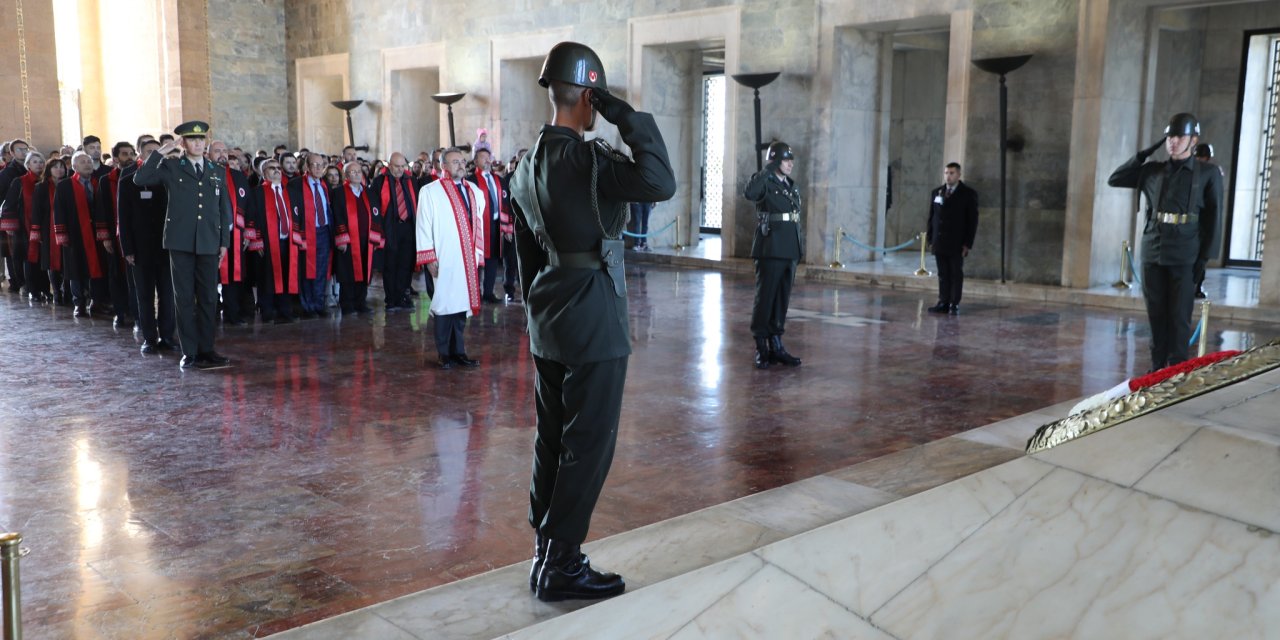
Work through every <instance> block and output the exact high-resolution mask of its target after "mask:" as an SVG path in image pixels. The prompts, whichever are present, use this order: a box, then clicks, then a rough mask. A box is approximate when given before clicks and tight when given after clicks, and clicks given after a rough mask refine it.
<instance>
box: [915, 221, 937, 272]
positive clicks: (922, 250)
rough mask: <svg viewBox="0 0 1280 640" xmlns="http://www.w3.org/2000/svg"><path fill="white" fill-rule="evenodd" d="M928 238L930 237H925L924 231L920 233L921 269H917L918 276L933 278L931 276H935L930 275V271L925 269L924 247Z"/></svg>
mask: <svg viewBox="0 0 1280 640" xmlns="http://www.w3.org/2000/svg"><path fill="white" fill-rule="evenodd" d="M927 237H928V236H927V235H925V232H923V231H921V232H920V268H919V269H916V275H918V276H931V275H933V274H932V273H929V270H928V269H926V268H925V266H924V245H925V238H927Z"/></svg>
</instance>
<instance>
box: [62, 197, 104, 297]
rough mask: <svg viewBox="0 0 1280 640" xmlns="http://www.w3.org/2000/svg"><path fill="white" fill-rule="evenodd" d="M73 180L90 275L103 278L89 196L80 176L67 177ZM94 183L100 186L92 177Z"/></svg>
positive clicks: (81, 234)
mask: <svg viewBox="0 0 1280 640" xmlns="http://www.w3.org/2000/svg"><path fill="white" fill-rule="evenodd" d="M67 179H68V180H70V181H71V190H72V192H73V193H74V194H75V198H76V200H75V202H76V217H77V218H79V222H80V243H81V244H83V245H84V257H85V260H87V261H88V262H89V277H90V278H101V277H102V276H103V273H102V265H101V264H98V243H97V242H96V241H95V240H94V234H93V220H92V219H91V218H90V217H89V197H88V194H87V193H85V191H84V185H82V184H80V178H78V177H76V176H75V175H72V176H71V177H70V178H67ZM90 180H91V181H92V182H93V185H94V186H95V187H96V186H98V181H97V180H96V179H94V178H90Z"/></svg>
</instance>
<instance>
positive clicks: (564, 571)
mask: <svg viewBox="0 0 1280 640" xmlns="http://www.w3.org/2000/svg"><path fill="white" fill-rule="evenodd" d="M626 589H627V583H626V582H624V581H623V579H622V576H620V575H618V574H616V573H601V572H599V571H596V570H595V569H592V568H591V561H590V560H588V559H587V556H586V555H584V554H583V553H582V547H581V546H580V545H577V544H572V543H568V542H561V541H559V540H550V539H548V540H547V551H546V557H545V558H544V559H543V561H542V570H541V571H539V572H538V588H537V589H536V594H537V596H538V599H539V600H541V601H543V602H557V601H560V600H596V599H599V598H611V597H613V596H616V595H619V594H621V593H622V592H623V591H626Z"/></svg>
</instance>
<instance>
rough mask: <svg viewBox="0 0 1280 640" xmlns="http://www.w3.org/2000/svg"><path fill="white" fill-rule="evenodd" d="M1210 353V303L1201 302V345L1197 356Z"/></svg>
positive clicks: (1197, 349)
mask: <svg viewBox="0 0 1280 640" xmlns="http://www.w3.org/2000/svg"><path fill="white" fill-rule="evenodd" d="M1208 351H1209V301H1208V300H1202V301H1201V302H1200V343H1199V344H1198V345H1197V346H1196V355H1199V356H1202V355H1204V354H1205V353H1206V352H1208Z"/></svg>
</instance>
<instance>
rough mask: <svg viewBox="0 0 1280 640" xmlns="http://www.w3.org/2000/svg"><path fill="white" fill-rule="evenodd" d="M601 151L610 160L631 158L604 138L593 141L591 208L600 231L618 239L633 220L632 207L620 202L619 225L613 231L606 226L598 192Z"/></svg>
mask: <svg viewBox="0 0 1280 640" xmlns="http://www.w3.org/2000/svg"><path fill="white" fill-rule="evenodd" d="M600 153H604V154H605V155H606V156H607V158H608V159H609V160H614V161H622V162H629V161H630V160H631V159H630V158H628V157H627V156H625V155H623V154H621V153H619V152H618V151H616V150H615V149H614V148H613V147H610V146H609V143H607V142H605V141H604V140H601V139H599V138H596V139H595V140H592V141H591V210H592V211H594V212H595V214H596V225H597V226H599V227H600V233H603V234H604V237H605V239H607V240H617V239H618V238H621V237H622V229H623V228H624V227H626V226H627V223H628V222H630V221H631V209H630V207H628V206H627V203H625V202H623V203H620V204H619V205H618V206H619V208H620V211H619V212H618V225H617V227H616V228H615V229H614V230H613V231H612V232H610V231H609V230H608V229H605V228H604V220H603V219H602V218H601V217H600V201H599V197H598V195H597V193H596V188H597V186H598V183H599V173H600V157H599V154H600Z"/></svg>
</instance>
